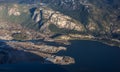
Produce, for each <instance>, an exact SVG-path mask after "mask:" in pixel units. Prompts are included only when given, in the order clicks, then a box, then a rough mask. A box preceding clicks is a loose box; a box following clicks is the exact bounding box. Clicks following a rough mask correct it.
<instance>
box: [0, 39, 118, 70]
mask: <svg viewBox="0 0 120 72" xmlns="http://www.w3.org/2000/svg"><path fill="white" fill-rule="evenodd" d="M58 55H66V56H71V57H73V58H74V59H75V61H76V63H75V64H72V65H67V66H59V65H49V64H48V65H41V64H39V63H30V64H18V65H12V66H13V67H12V66H11V65H4V66H3V65H0V70H2V69H3V71H4V70H5V69H6V68H8V70H10V69H11V68H12V70H14V69H16V70H18V71H20V70H21V69H22V70H25V71H26V70H28V72H33V71H35V70H39V72H40V71H42V72H120V48H118V47H112V46H108V45H105V44H102V43H100V42H96V41H87V40H86V41H85V40H83V41H82V40H80V41H71V45H70V46H68V49H67V51H61V52H59V53H58ZM4 68H5V69H4ZM0 72H1V71H0Z"/></svg>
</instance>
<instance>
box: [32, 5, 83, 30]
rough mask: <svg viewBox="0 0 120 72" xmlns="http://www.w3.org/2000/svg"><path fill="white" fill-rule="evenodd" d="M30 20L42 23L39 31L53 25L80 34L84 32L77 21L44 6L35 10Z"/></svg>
mask: <svg viewBox="0 0 120 72" xmlns="http://www.w3.org/2000/svg"><path fill="white" fill-rule="evenodd" d="M32 19H33V20H34V21H35V22H36V23H41V21H42V20H43V21H44V22H43V23H44V24H43V28H41V29H45V27H46V26H49V25H50V24H54V25H56V26H57V27H58V28H65V29H69V30H76V31H80V32H83V31H85V28H84V26H83V25H82V24H81V23H79V22H78V21H76V20H74V19H72V18H71V17H69V16H67V15H64V14H62V13H60V12H58V11H54V10H52V9H50V8H48V7H45V6H41V7H40V8H37V9H36V10H35V11H34V14H33V16H32Z"/></svg>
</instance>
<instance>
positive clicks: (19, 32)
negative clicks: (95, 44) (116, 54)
mask: <svg viewBox="0 0 120 72" xmlns="http://www.w3.org/2000/svg"><path fill="white" fill-rule="evenodd" d="M119 13H120V1H119V0H0V40H2V42H3V43H4V42H5V44H7V45H9V46H11V47H10V48H13V50H14V48H15V49H18V51H19V50H21V48H22V50H25V51H28V52H32V53H35V54H38V55H40V57H43V58H44V59H45V62H46V60H48V61H50V62H52V63H55V64H71V63H74V59H73V58H72V57H69V56H57V55H54V53H57V52H58V51H61V50H65V48H64V47H63V46H62V47H61V46H60V47H57V46H50V45H47V44H46V43H58V44H63V45H66V44H69V40H79V39H80V40H95V41H100V42H103V43H105V44H108V45H112V46H118V47H120V24H119V23H120V14H119ZM34 40H35V41H34ZM37 40H40V41H41V43H39V42H38V41H37ZM0 47H2V46H0ZM44 47H45V48H46V49H43V48H44ZM24 48H27V49H24ZM29 48H30V49H29ZM33 48H35V50H34V49H33ZM3 50H4V49H3ZM29 50H32V51H29ZM33 50H34V51H33ZM8 51H9V50H8ZM10 54H11V53H10ZM25 54H26V53H25ZM15 57H16V56H15ZM23 59H24V57H23ZM48 63H49V62H48Z"/></svg>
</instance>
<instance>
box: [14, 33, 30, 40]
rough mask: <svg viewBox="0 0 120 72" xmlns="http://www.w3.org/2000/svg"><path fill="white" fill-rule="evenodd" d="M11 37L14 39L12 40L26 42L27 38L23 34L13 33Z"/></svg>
mask: <svg viewBox="0 0 120 72" xmlns="http://www.w3.org/2000/svg"><path fill="white" fill-rule="evenodd" d="M12 37H13V38H14V40H26V39H27V38H28V37H27V35H26V34H24V33H14V34H13V35H12Z"/></svg>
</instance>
